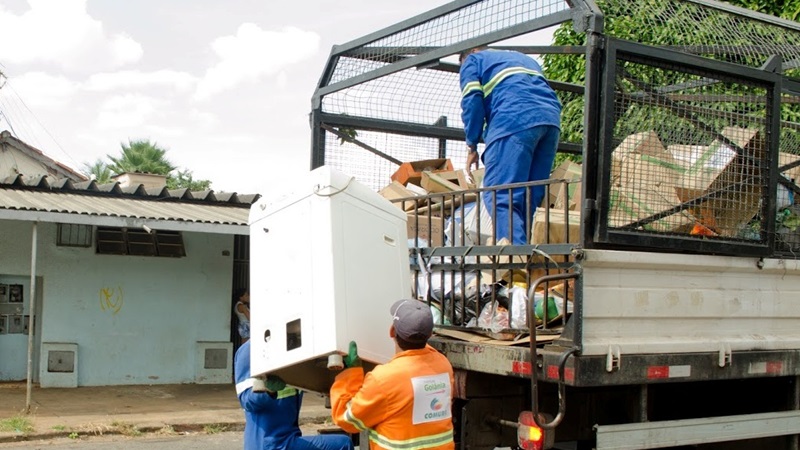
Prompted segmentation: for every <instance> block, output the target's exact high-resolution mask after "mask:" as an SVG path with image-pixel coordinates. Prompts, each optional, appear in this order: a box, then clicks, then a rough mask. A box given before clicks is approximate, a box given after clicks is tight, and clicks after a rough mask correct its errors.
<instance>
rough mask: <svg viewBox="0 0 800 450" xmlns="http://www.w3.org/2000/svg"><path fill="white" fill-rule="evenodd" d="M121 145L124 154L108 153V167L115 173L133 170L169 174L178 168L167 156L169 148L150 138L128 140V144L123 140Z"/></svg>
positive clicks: (131, 171)
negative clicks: (117, 155)
mask: <svg viewBox="0 0 800 450" xmlns="http://www.w3.org/2000/svg"><path fill="white" fill-rule="evenodd" d="M120 146H121V147H122V154H121V155H120V156H119V157H118V158H115V157H113V156H111V155H107V157H108V159H109V160H111V164H109V166H108V167H109V169H111V171H112V172H114V174H115V175H120V174H123V173H133V172H140V173H153V174H157V175H169V173H170V172H172V171H173V170H175V169H176V167H175V166H174V165H173V164H172V163H171V162H170V161H169V160H168V159H167V158H166V156H165V155H166V153H167V150H166V149H163V148H161V147H159V146H158V144H156V143H155V142H150V140H149V139H140V140H135V141H132V140H128V143H127V144H125V143H124V142H123V143H120Z"/></svg>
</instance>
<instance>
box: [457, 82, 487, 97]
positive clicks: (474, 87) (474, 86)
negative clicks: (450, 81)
mask: <svg viewBox="0 0 800 450" xmlns="http://www.w3.org/2000/svg"><path fill="white" fill-rule="evenodd" d="M482 90H483V88H481V84H480V83H479V82H477V81H470V82H469V83H467V84H465V85H464V90H463V91H461V96H462V97H466V96H467V95H469V94H470V93H471V92H472V91H482Z"/></svg>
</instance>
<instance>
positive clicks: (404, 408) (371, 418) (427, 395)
mask: <svg viewBox="0 0 800 450" xmlns="http://www.w3.org/2000/svg"><path fill="white" fill-rule="evenodd" d="M453 383H454V381H453V367H452V366H451V365H450V362H449V361H448V360H447V358H445V356H444V355H442V354H441V353H439V352H437V351H436V350H435V349H434V348H433V347H431V346H429V345H426V346H425V348H422V349H419V350H406V351H403V352H400V353H398V354H396V355H394V357H393V358H392V360H391V361H389V362H388V363H386V364H382V365H379V366H376V367H375V369H373V370H372V371H371V372H369V373H367V375H366V376H364V369H363V368H361V367H353V368H350V369H345V370H344V371H342V372H341V373H339V375H337V376H336V380H335V381H334V383H333V386H332V387H331V413H332V415H333V421H334V422H335V423H336V425H338V426H339V427H341V428H342V429H344V430H345V431H347V432H349V433H358V432H361V431H366V432H368V434H369V445H370V449H372V450H375V449H386V450H422V449H425V450H453V449H454V448H455V444H454V443H453V420H452V398H453Z"/></svg>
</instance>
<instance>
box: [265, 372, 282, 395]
mask: <svg viewBox="0 0 800 450" xmlns="http://www.w3.org/2000/svg"><path fill="white" fill-rule="evenodd" d="M265 384H266V386H267V392H269V393H271V394H274V393H276V392H278V391H282V390H284V389H285V388H286V382H285V381H283V378H281V377H279V376H277V375H267V381H266V383H265Z"/></svg>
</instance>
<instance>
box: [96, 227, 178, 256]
mask: <svg viewBox="0 0 800 450" xmlns="http://www.w3.org/2000/svg"><path fill="white" fill-rule="evenodd" d="M97 253H101V254H108V255H134V256H167V257H181V256H186V249H185V248H184V246H183V236H182V235H181V233H180V231H166V230H163V231H157V230H150V232H149V233H148V232H147V231H145V230H142V229H138V228H134V229H131V228H112V227H97Z"/></svg>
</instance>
